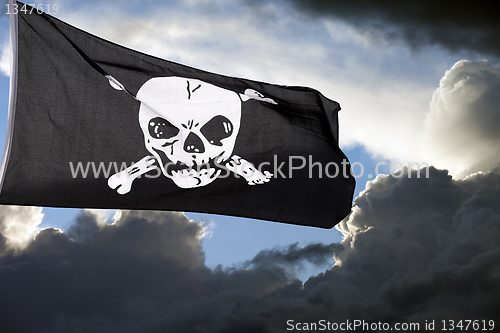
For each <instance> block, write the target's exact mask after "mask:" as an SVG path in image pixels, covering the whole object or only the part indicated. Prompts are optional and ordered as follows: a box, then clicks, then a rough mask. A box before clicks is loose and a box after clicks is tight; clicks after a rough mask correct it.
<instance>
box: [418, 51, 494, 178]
mask: <svg viewBox="0 0 500 333" xmlns="http://www.w3.org/2000/svg"><path fill="white" fill-rule="evenodd" d="M499 91H500V69H499V68H496V67H494V66H492V65H491V64H490V63H489V62H487V61H476V62H472V61H466V60H462V61H459V62H457V63H456V64H455V65H454V66H453V67H452V68H451V69H450V70H449V71H447V72H446V74H445V75H444V76H443V78H442V79H441V82H440V83H439V88H437V89H436V91H435V92H434V95H433V97H432V102H431V111H430V113H429V114H428V116H427V119H426V127H425V131H424V138H425V141H424V145H425V151H426V152H427V154H428V160H429V162H431V163H432V164H433V165H436V166H438V167H442V168H448V169H449V170H450V171H451V173H452V174H453V175H454V176H458V177H460V176H466V175H468V174H470V173H472V172H477V171H488V170H491V169H493V168H494V167H496V166H498V164H499V163H500V154H499V153H498V152H499V151H500V131H499V130H498V129H499V128H500V108H499V105H500V95H499V93H498V92H499Z"/></svg>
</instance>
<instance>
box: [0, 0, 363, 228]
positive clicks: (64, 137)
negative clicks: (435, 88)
mask: <svg viewBox="0 0 500 333" xmlns="http://www.w3.org/2000/svg"><path fill="white" fill-rule="evenodd" d="M23 5H24V4H23V3H19V2H18V3H17V6H18V8H22V6H23ZM25 8H27V9H28V10H27V11H26V12H25V11H19V10H18V11H17V14H15V15H13V14H11V32H12V35H11V41H12V46H13V53H14V58H13V60H14V61H13V69H12V76H11V95H10V105H9V120H8V129H7V138H6V143H5V148H4V156H3V160H2V165H1V169H0V177H1V179H0V186H1V188H0V191H1V192H0V203H2V204H9V205H36V206H51V207H74V208H121V209H147V210H180V211H190V212H204V213H215V214H224V215H232V216H240V217H249V218H257V219H264V220H270V221H277V222H285V223H291V224H298V225H306V226H316V227H323V228H331V227H332V226H334V225H335V224H337V223H338V222H340V221H341V220H342V219H343V218H344V217H345V216H346V215H347V214H349V212H350V210H351V205H352V197H353V192H354V185H355V181H354V178H353V176H352V175H351V171H350V165H349V161H348V160H347V158H346V156H345V155H344V153H343V152H342V151H341V150H340V149H339V145H338V135H339V133H338V112H339V110H340V106H339V104H338V103H337V102H335V101H332V100H330V99H328V98H326V97H324V96H323V95H322V94H321V93H319V92H318V91H316V90H314V89H311V88H304V87H290V86H279V85H274V84H268V83H263V82H257V81H252V80H246V79H241V78H234V77H228V76H223V75H218V74H214V73H209V72H206V71H202V70H199V69H195V68H192V67H187V66H184V65H181V64H177V63H173V62H170V61H166V60H163V59H159V58H157V57H153V56H150V55H146V54H144V53H141V52H137V51H134V50H131V49H128V48H125V47H122V46H120V45H117V44H114V43H112V42H109V41H106V40H104V39H102V38H99V37H97V36H94V35H91V34H89V33H87V32H85V31H82V30H80V29H78V28H76V27H73V26H71V25H68V24H67V23H64V22H62V21H60V20H59V19H57V18H55V17H52V16H50V15H48V14H45V13H40V12H39V11H37V10H36V9H35V10H31V13H30V8H31V7H29V6H26V7H25Z"/></svg>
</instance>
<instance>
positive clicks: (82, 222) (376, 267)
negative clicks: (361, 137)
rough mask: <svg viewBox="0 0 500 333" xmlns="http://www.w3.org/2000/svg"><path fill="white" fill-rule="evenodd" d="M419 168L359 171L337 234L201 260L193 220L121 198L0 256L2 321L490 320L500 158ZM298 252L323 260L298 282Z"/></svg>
mask: <svg viewBox="0 0 500 333" xmlns="http://www.w3.org/2000/svg"><path fill="white" fill-rule="evenodd" d="M424 174H425V173H424V170H423V171H422V174H421V177H420V178H417V177H416V173H415V172H412V173H411V175H412V177H411V178H408V175H407V174H405V175H404V176H403V177H401V178H399V179H397V178H395V177H392V176H391V177H385V178H378V179H377V180H375V181H373V182H371V183H369V188H368V189H367V190H366V191H365V192H363V193H362V194H361V195H360V196H359V197H358V198H357V199H356V206H355V208H354V210H353V213H352V214H351V216H350V217H349V219H348V220H346V221H344V222H342V223H341V225H340V226H339V227H340V230H341V231H342V233H343V234H344V237H345V238H344V240H343V242H342V244H330V245H324V244H311V245H308V246H305V247H302V248H301V247H299V246H298V245H297V244H292V245H290V246H288V247H284V248H275V249H271V250H264V251H262V252H261V253H259V254H258V255H257V256H255V257H254V258H253V259H251V260H249V261H248V262H246V263H245V265H243V266H244V267H243V266H242V267H237V268H232V269H229V268H223V267H218V268H217V269H214V270H211V269H209V268H207V267H206V266H205V264H204V255H203V251H202V247H201V243H200V235H201V234H202V233H203V230H202V226H201V225H199V224H197V223H195V222H192V221H191V222H190V221H189V220H188V219H187V218H186V217H185V216H184V215H182V214H178V213H159V212H135V211H130V212H127V211H125V212H123V213H122V216H121V218H119V219H118V220H117V222H116V223H115V224H113V225H106V224H101V223H99V222H97V221H96V217H95V216H93V215H92V214H90V213H82V214H81V215H80V216H79V217H78V218H77V220H76V221H75V222H74V224H73V226H72V227H71V228H70V229H69V230H67V231H66V233H62V232H60V231H58V230H53V229H48V230H44V231H42V232H40V233H39V234H38V235H37V237H36V239H35V240H34V241H33V242H31V243H30V244H29V245H28V246H27V247H26V248H25V249H24V250H22V251H18V252H16V253H14V252H13V251H7V252H6V253H5V254H4V255H3V256H1V257H0V281H2V283H1V284H0V295H2V297H1V298H0V311H1V313H2V320H1V321H0V331H2V332H4V331H5V332H96V333H99V332H166V331H168V332H243V333H244V332H252V333H254V332H284V331H286V328H287V326H286V321H287V320H290V319H293V320H294V321H295V322H313V321H318V320H321V319H325V320H329V321H330V322H338V323H340V322H345V321H346V320H347V319H349V320H355V319H360V320H363V319H364V320H365V321H367V322H378V321H382V322H387V323H395V322H403V321H404V322H421V323H423V322H424V321H425V320H436V321H438V320H441V319H456V320H459V319H487V320H490V319H491V320H496V321H497V324H498V320H500V313H499V311H498V309H499V308H500V243H499V242H498V239H500V171H499V170H496V171H492V172H490V173H487V174H475V175H472V176H470V177H468V178H466V179H463V180H453V179H452V177H451V176H450V175H448V173H447V172H446V171H442V170H436V169H434V168H430V170H429V178H425V177H424ZM230 250H231V249H228V251H230ZM332 255H333V256H334V257H335V258H336V260H337V264H336V265H335V266H333V267H329V266H331V264H332V263H333V261H332V260H331V257H332ZM303 262H310V263H316V264H318V265H325V269H327V270H326V271H325V273H323V274H319V275H318V276H315V277H311V278H310V279H309V280H308V281H306V282H305V283H304V284H303V283H302V282H300V281H299V280H296V279H294V278H293V274H290V269H291V268H290V267H293V266H297V265H300V264H301V263H303ZM438 323H440V322H438ZM421 330H423V329H421ZM436 330H437V331H439V329H436Z"/></svg>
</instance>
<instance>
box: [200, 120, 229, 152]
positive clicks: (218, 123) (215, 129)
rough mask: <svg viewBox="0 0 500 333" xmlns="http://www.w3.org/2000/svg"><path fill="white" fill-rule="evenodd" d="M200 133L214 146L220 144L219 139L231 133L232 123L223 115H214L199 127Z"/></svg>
mask: <svg viewBox="0 0 500 333" xmlns="http://www.w3.org/2000/svg"><path fill="white" fill-rule="evenodd" d="M200 132H201V134H203V136H204V137H205V138H206V139H207V140H208V142H210V143H211V144H213V145H215V146H222V142H220V140H222V139H225V138H228V137H230V136H231V134H233V124H232V123H231V121H229V119H227V118H226V117H224V116H215V117H213V118H212V119H210V120H209V121H208V122H207V123H206V124H205V125H203V127H202V128H201V129H200Z"/></svg>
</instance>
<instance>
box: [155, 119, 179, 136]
mask: <svg viewBox="0 0 500 333" xmlns="http://www.w3.org/2000/svg"><path fill="white" fill-rule="evenodd" d="M148 129H149V135H151V136H152V137H153V138H155V139H170V138H171V137H174V136H176V135H177V134H178V133H179V129H178V128H177V127H175V126H174V125H172V124H171V123H170V122H169V121H168V120H166V119H163V118H161V117H156V118H153V119H151V120H150V121H149V126H148Z"/></svg>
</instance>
